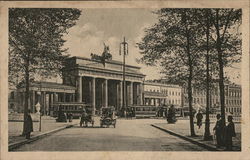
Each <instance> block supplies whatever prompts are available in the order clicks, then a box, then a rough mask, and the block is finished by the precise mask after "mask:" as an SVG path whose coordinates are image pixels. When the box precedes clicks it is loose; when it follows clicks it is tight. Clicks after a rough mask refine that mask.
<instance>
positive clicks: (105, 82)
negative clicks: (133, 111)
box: [76, 76, 143, 113]
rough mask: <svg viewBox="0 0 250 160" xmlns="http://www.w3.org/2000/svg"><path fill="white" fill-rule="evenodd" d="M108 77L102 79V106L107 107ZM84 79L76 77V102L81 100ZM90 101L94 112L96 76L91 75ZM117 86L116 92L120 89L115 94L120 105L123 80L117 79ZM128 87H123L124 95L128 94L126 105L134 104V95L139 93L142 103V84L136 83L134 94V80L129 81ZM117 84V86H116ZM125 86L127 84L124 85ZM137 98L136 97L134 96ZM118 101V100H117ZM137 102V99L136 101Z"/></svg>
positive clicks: (141, 102)
mask: <svg viewBox="0 0 250 160" xmlns="http://www.w3.org/2000/svg"><path fill="white" fill-rule="evenodd" d="M108 81H109V79H103V90H104V91H103V92H102V93H103V94H104V98H103V100H104V107H108V105H109V103H108V102H109V100H108V99H109V97H108V91H109V90H108V85H109V84H108V83H109V82H108ZM83 83H84V81H83V77H82V76H78V77H77V82H76V95H77V102H83V85H84V84H83ZM89 84H91V87H90V88H91V93H90V94H91V102H92V107H93V112H94V113H95V110H96V78H95V77H91V83H89ZM116 84H117V86H116V88H117V93H118V90H120V94H117V98H118V97H119V100H120V102H119V103H120V106H121V105H122V103H123V99H122V98H123V97H122V95H123V81H119V83H116ZM129 84H130V85H129V88H127V87H126V88H125V89H126V95H125V96H129V97H128V99H129V101H128V102H129V103H128V105H133V104H135V103H134V102H135V101H134V98H135V96H137V95H139V104H140V105H141V104H143V96H142V92H143V86H142V84H140V85H138V86H137V87H136V91H135V92H136V94H135V96H134V82H130V83H129ZM118 85H119V86H118ZM126 86H127V85H126ZM136 98H137V97H136ZM117 101H118V100H117ZM137 102H138V101H137Z"/></svg>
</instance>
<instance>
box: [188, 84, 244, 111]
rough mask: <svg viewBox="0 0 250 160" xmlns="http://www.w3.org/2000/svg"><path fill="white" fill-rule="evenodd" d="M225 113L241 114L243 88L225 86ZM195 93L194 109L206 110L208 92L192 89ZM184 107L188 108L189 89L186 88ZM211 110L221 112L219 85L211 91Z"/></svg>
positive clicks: (232, 85)
mask: <svg viewBox="0 0 250 160" xmlns="http://www.w3.org/2000/svg"><path fill="white" fill-rule="evenodd" d="M224 86H225V112H226V113H227V114H241V97H242V96H241V86H240V85H236V84H233V83H226V84H225V85H224ZM192 93H193V107H194V109H196V110H198V109H203V110H204V109H205V108H206V102H207V101H206V90H205V89H199V88H195V87H193V88H192ZM184 106H188V94H187V89H186V88H184ZM210 107H211V109H210V110H217V112H220V90H219V85H218V84H216V85H215V86H214V88H213V89H211V91H210Z"/></svg>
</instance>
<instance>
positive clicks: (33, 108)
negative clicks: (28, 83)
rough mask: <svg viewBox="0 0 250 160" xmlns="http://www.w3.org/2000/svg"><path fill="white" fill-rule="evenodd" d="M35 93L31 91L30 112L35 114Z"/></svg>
mask: <svg viewBox="0 0 250 160" xmlns="http://www.w3.org/2000/svg"><path fill="white" fill-rule="evenodd" d="M35 96H36V91H32V112H33V113H35V112H36V109H35V108H36V97H35Z"/></svg>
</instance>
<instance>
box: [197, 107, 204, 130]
mask: <svg viewBox="0 0 250 160" xmlns="http://www.w3.org/2000/svg"><path fill="white" fill-rule="evenodd" d="M202 118H203V115H202V113H201V111H200V110H199V112H198V113H197V114H196V119H197V126H198V127H199V129H200V128H201V125H202Z"/></svg>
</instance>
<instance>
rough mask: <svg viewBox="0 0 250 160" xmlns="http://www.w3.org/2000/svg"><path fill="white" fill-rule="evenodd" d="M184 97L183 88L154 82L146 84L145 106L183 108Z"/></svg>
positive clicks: (146, 82)
mask: <svg viewBox="0 0 250 160" xmlns="http://www.w3.org/2000/svg"><path fill="white" fill-rule="evenodd" d="M182 95H183V94H182V87H181V86H178V85H171V84H164V83H159V82H154V81H145V82H144V104H145V105H155V106H159V105H175V106H179V107H181V106H182V105H183V103H182V99H183V98H182Z"/></svg>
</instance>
